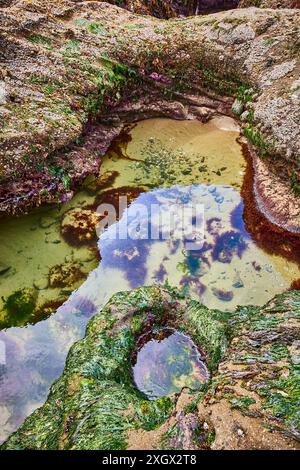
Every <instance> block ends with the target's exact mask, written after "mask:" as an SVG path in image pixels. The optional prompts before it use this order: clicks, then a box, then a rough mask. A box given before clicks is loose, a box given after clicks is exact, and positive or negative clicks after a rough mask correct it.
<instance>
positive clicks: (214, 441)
mask: <svg viewBox="0 0 300 470" xmlns="http://www.w3.org/2000/svg"><path fill="white" fill-rule="evenodd" d="M299 314H300V293H299V292H297V291H294V292H287V293H284V294H281V295H279V296H277V297H276V298H275V299H274V300H272V301H271V302H269V303H268V304H267V305H266V306H265V307H262V308H251V307H244V308H243V307H241V308H239V309H238V310H237V311H236V312H235V313H234V314H228V313H227V314H225V313H222V312H219V311H215V310H209V309H207V308H206V307H204V306H202V305H201V304H199V303H198V302H195V301H192V300H191V299H189V298H184V297H183V296H182V295H180V294H179V293H177V292H176V291H174V290H172V289H170V288H165V289H162V288H159V287H149V288H140V289H137V290H134V291H131V292H125V293H119V294H117V295H115V296H114V297H113V298H112V299H111V301H110V302H109V303H108V304H107V305H106V307H105V308H104V309H103V311H102V312H101V313H99V314H98V315H96V316H95V317H94V318H93V319H92V320H91V321H90V322H89V324H88V328H87V332H86V337H85V338H84V339H83V340H81V341H79V342H78V343H76V344H75V345H74V346H73V347H72V348H71V351H70V353H69V356H68V358H67V362H66V367H65V370H64V373H63V375H62V376H61V378H60V379H59V380H58V381H57V382H56V383H55V384H54V385H53V386H52V388H51V391H50V394H49V397H48V400H47V402H46V403H45V405H44V406H43V407H42V408H40V409H38V410H36V411H35V412H34V413H33V414H32V415H31V416H30V417H29V418H27V419H26V421H25V423H24V424H23V425H22V426H21V428H20V429H19V430H18V431H17V432H16V433H14V434H12V436H11V437H10V438H9V439H8V440H7V442H6V443H5V444H4V445H3V446H2V449H105V450H112V449H126V448H130V449H152V448H162V447H163V448H177V449H180V448H184V449H193V450H195V449H207V448H211V449H296V448H299V444H298V443H297V441H298V440H299V429H300V423H299V400H300V378H299V357H300V351H299V344H300V329H299ZM167 325H172V326H173V327H175V328H178V329H180V330H182V331H185V332H186V333H188V334H189V335H190V336H191V337H192V339H193V340H194V342H195V343H196V344H198V346H200V347H201V349H202V351H203V352H204V354H205V357H206V363H207V366H208V368H209V370H210V372H211V381H210V382H209V383H208V384H206V385H205V386H204V387H203V389H202V390H201V391H200V392H198V393H196V394H195V393H193V394H191V393H190V392H189V390H188V389H184V390H183V391H182V392H181V393H180V394H179V395H174V396H171V397H164V398H160V399H158V400H154V401H148V400H146V399H145V396H143V395H142V394H141V393H140V392H139V391H138V390H137V389H136V387H135V385H134V383H133V381H132V375H131V367H130V359H131V354H132V352H133V351H134V349H135V339H136V337H137V335H139V334H141V333H143V334H145V331H148V329H149V327H151V328H155V327H157V326H167Z"/></svg>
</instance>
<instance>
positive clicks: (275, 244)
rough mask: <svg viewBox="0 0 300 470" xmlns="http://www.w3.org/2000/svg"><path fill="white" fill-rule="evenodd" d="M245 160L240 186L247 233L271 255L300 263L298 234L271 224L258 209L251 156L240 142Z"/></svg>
mask: <svg viewBox="0 0 300 470" xmlns="http://www.w3.org/2000/svg"><path fill="white" fill-rule="evenodd" d="M242 149H243V154H244V157H245V159H246V161H247V168H246V174H245V177H244V181H243V186H242V191H241V194H242V197H243V200H244V213H243V219H244V223H245V227H246V229H247V231H248V233H249V234H250V235H251V237H252V238H253V240H255V242H256V244H257V246H259V247H260V248H261V249H263V250H264V251H265V252H267V253H269V254H271V255H279V256H282V257H283V258H286V259H288V260H290V261H295V262H296V263H297V264H299V265H300V234H299V235H297V234H294V233H291V232H288V231H286V230H284V229H283V228H281V227H279V226H277V225H274V224H272V223H271V222H270V221H269V220H267V219H266V217H265V216H264V215H263V214H262V213H261V211H260V210H259V208H258V206H257V204H256V200H255V194H254V186H253V181H254V170H253V165H252V157H251V154H250V151H249V149H248V146H247V144H242Z"/></svg>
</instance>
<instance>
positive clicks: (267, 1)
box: [239, 0, 300, 8]
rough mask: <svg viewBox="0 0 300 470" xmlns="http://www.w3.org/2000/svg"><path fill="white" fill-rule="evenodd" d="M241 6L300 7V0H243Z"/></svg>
mask: <svg viewBox="0 0 300 470" xmlns="http://www.w3.org/2000/svg"><path fill="white" fill-rule="evenodd" d="M239 7H241V8H248V7H259V8H300V1H299V0H241V1H240V2H239Z"/></svg>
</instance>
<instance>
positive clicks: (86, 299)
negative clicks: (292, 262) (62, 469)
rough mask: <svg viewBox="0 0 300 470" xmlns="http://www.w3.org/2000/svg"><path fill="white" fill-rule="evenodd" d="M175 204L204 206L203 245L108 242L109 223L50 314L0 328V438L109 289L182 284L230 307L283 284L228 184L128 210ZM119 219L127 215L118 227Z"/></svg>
mask: <svg viewBox="0 0 300 470" xmlns="http://www.w3.org/2000/svg"><path fill="white" fill-rule="evenodd" d="M174 201H176V203H179V204H184V203H187V202H192V203H193V204H204V207H205V240H204V243H203V245H202V247H201V249H199V250H196V251H188V250H187V249H186V243H185V242H186V240H176V239H171V240H162V239H160V240H130V239H129V240H111V239H110V238H109V232H110V230H113V227H111V228H110V229H109V230H108V231H107V232H106V233H105V234H103V235H102V236H101V238H100V241H99V246H100V252H101V256H102V262H101V263H100V265H99V267H98V268H97V269H96V270H94V271H93V272H92V273H91V274H90V275H89V277H88V279H87V281H86V282H85V283H84V284H83V285H82V286H81V287H80V288H79V289H78V291H76V292H74V293H73V294H72V295H71V297H70V299H69V300H68V301H67V302H66V303H65V304H64V305H63V306H62V307H61V308H60V309H59V310H58V312H57V313H56V314H55V315H53V316H52V317H50V318H49V319H47V320H45V321H43V322H40V323H38V324H36V325H33V326H28V327H26V328H11V329H9V330H7V331H0V340H2V341H4V343H5V346H6V358H7V362H6V365H5V366H0V420H1V417H2V419H4V422H1V421H0V424H1V426H0V428H2V430H1V433H0V439H4V438H5V436H7V435H8V433H10V432H12V431H13V430H14V429H15V428H16V427H17V426H18V425H19V424H20V423H21V422H22V420H23V419H24V417H25V416H27V415H28V414H30V412H31V411H32V410H33V409H34V408H36V407H37V406H38V405H39V404H41V403H42V402H43V401H44V400H45V398H46V396H47V392H48V390H49V386H50V384H51V383H52V382H53V380H55V379H56V378H57V377H58V376H59V375H60V373H61V371H62V369H63V367H64V362H65V357H66V354H67V352H68V350H69V348H70V346H71V345H72V344H73V343H74V342H75V341H76V340H78V339H79V338H81V337H82V336H83V335H84V331H85V325H86V323H87V320H88V319H89V318H90V317H91V316H93V315H94V314H95V313H96V311H98V310H99V308H101V306H103V304H104V303H106V302H107V301H108V300H109V298H110V297H111V295H112V294H113V293H115V292H118V291H121V290H128V289H131V288H133V287H138V286H141V285H150V284H153V283H164V282H165V281H167V280H168V282H169V283H170V284H171V285H176V286H178V287H184V286H186V287H187V288H188V291H189V293H190V294H191V295H192V296H193V297H195V298H197V299H201V300H202V301H203V302H204V303H205V304H206V305H208V306H210V307H214V308H222V309H227V310H232V309H234V308H235V306H236V305H243V304H251V303H259V304H263V303H265V301H267V300H268V299H270V298H271V297H272V295H274V294H275V293H277V292H279V291H282V290H283V289H284V288H285V287H287V281H285V280H284V279H283V278H282V276H281V274H280V273H279V272H276V270H275V269H274V267H273V266H272V265H271V262H270V258H268V256H267V255H266V254H264V253H263V252H262V251H261V250H259V249H258V248H257V247H256V246H255V244H254V242H253V241H252V240H251V238H250V237H249V235H248V234H247V232H246V230H245V228H244V225H243V221H242V201H241V197H240V195H239V193H238V192H237V191H235V190H234V189H232V188H231V187H228V186H218V187H215V186H206V185H198V186H188V187H178V186H177V187H173V188H170V189H161V190H155V191H151V192H149V193H145V194H142V195H141V196H140V197H139V198H138V199H137V200H136V202H135V203H133V204H132V205H131V206H130V208H129V209H128V211H127V215H128V217H129V219H130V217H131V215H132V214H133V213H134V208H135V204H139V203H142V204H145V205H146V206H147V207H150V206H151V204H154V203H159V204H160V205H161V206H163V207H164V208H166V207H168V206H169V205H170V204H173V203H174ZM124 221H125V217H124V218H122V220H121V221H120V222H119V224H120V226H122V224H124V223H125V222H124ZM151 225H152V224H151V222H150V226H151ZM150 228H151V227H150ZM3 417H4V418H3Z"/></svg>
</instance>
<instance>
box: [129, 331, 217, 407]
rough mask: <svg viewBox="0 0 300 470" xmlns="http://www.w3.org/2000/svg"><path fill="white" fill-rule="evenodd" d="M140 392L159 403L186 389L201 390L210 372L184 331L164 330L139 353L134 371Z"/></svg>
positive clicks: (153, 337) (146, 343) (144, 345)
mask: <svg viewBox="0 0 300 470" xmlns="http://www.w3.org/2000/svg"><path fill="white" fill-rule="evenodd" d="M132 372H133V378H134V382H135V384H136V386H137V388H138V389H139V390H140V391H141V392H142V393H144V394H145V395H146V396H147V397H148V398H149V400H156V399H157V398H161V397H164V396H168V395H173V394H174V393H178V392H180V391H181V390H182V389H183V388H190V389H191V390H199V388H200V387H201V385H203V384H204V383H205V382H207V381H208V378H209V372H208V369H207V367H206V365H205V363H204V360H203V357H202V356H201V353H200V351H199V350H198V348H197V347H196V345H195V344H194V342H193V341H192V340H191V339H190V338H189V337H188V336H186V335H185V334H183V333H181V332H180V331H176V330H172V329H170V328H164V329H161V330H158V331H156V332H154V333H153V334H152V337H151V338H148V337H147V341H146V342H145V343H144V344H143V346H142V347H141V348H140V349H139V351H138V352H137V357H136V360H135V362H134V364H133V367H132Z"/></svg>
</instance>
